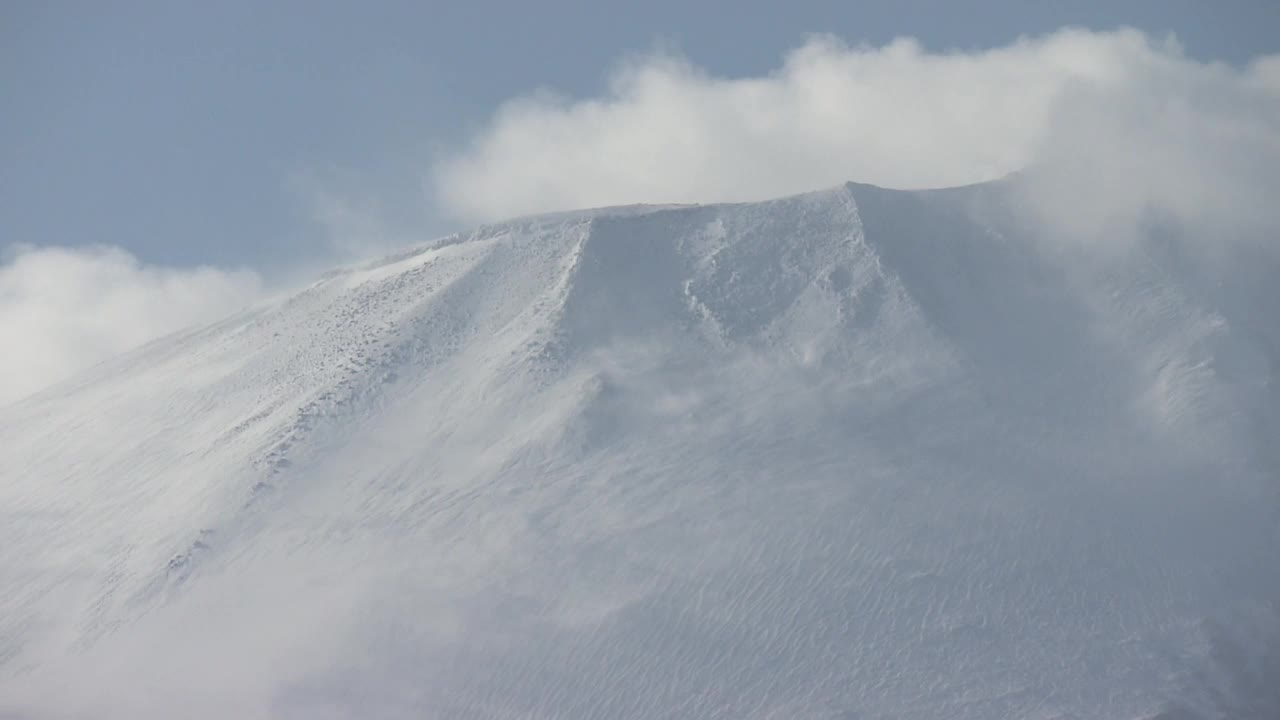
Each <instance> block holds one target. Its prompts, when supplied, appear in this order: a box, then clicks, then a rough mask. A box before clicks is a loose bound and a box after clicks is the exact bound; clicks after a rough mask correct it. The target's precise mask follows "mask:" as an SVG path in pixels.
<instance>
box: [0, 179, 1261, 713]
mask: <svg viewBox="0 0 1280 720" xmlns="http://www.w3.org/2000/svg"><path fill="white" fill-rule="evenodd" d="M1004 192H1005V187H1004V186H1003V185H985V186H975V187H971V188H962V189H956V190H947V191H932V192H914V193H907V192H894V191H886V190H880V189H877V188H873V187H869V186H858V185H850V186H846V187H841V188H838V189H836V190H832V191H828V192H822V193H816V194H809V195H802V196H798V197H793V198H787V199H783V200H777V201H773V202H767V203H757V204H747V205H718V206H690V207H668V208H644V207H639V208H623V209H614V210H605V211H595V212H587V213H568V214H561V215H555V216H544V217H539V218H532V219H526V220H520V221H515V222H512V223H507V224H502V225H495V226H491V227H486V228H483V229H481V230H479V231H477V232H475V233H473V234H471V235H469V236H459V237H455V238H450V239H447V240H445V241H442V242H439V243H435V244H433V245H430V246H427V247H423V248H420V249H418V250H415V251H412V252H408V253H405V254H403V255H401V256H397V257H393V258H390V259H388V260H386V261H384V262H382V263H379V264H376V265H371V266H368V267H363V268H358V269H353V270H349V271H343V272H339V273H335V274H333V275H331V276H329V277H327V278H325V279H323V280H321V281H320V282H317V283H316V284H314V285H313V286H311V287H310V288H308V289H306V290H305V291H302V292H300V293H298V294H297V295H294V296H292V297H288V298H285V299H281V300H277V301H273V302H270V303H267V304H263V305H260V306H258V307H256V308H254V309H252V310H250V311H247V312H245V313H242V314H240V315H238V316H236V317H234V318H232V319H230V320H227V321H225V322H222V323H220V324H217V325H214V326H212V327H208V328H205V329H202V330H199V331H194V332H188V333H185V334H183V335H179V336H176V337H171V338H168V339H165V340H162V341H159V342H156V343H153V344H151V345H149V346H147V347H144V348H142V349H140V350H138V351H136V352H134V353H132V354H130V355H127V356H125V357H123V358H120V359H119V360H117V361H114V362H112V363H110V364H108V365H105V366H100V367H99V368H97V369H96V370H94V371H93V372H92V373H91V374H90V375H87V376H82V377H80V378H79V379H78V380H76V381H74V382H73V383H71V384H64V385H62V386H60V387H57V388H54V389H52V390H49V391H46V392H44V393H42V394H39V395H37V396H36V397H34V398H31V399H29V400H27V401H25V402H21V403H18V404H17V405H14V406H12V407H9V408H6V409H4V410H3V412H0V446H2V448H3V450H2V451H0V710H3V709H5V708H6V707H8V708H11V709H12V711H14V712H18V713H19V714H20V715H21V714H23V713H29V714H31V715H36V716H45V715H50V716H63V715H66V716H72V717H81V716H83V717H90V716H92V717H102V716H119V717H135V716H138V715H149V716H157V717H158V716H173V715H175V714H180V715H183V716H188V717H191V716H200V715H206V716H209V717H225V716H272V717H330V716H350V717H458V718H472V717H474V718H490V717H513V718H514V717H521V718H528V717H542V718H553V717H555V718H561V717H583V718H586V717H682V718H713V717H774V718H793V717H795V718H801V717H803V718H809V717H813V718H818V717H821V718H834V717H841V718H891V717H896V718H951V719H964V718H995V717H1011V718H1012V717H1042V718H1051V717H1063V718H1067V717H1088V718H1139V717H1150V716H1153V715H1155V714H1157V713H1162V712H1169V713H1186V714H1188V715H1187V716H1189V717H1205V718H1210V717H1220V716H1222V715H1224V714H1228V713H1230V714H1233V716H1237V717H1240V716H1243V717H1247V716H1250V715H1251V714H1252V715H1256V716H1257V717H1263V716H1264V715H1265V713H1267V712H1271V711H1274V710H1276V709H1277V708H1280V697H1278V696H1277V693H1276V691H1275V690H1274V689H1272V688H1271V685H1269V684H1268V683H1267V681H1266V678H1267V677H1268V673H1271V672H1273V671H1274V670H1275V669H1276V668H1277V665H1278V662H1277V659H1276V656H1275V655H1274V654H1271V655H1267V651H1268V648H1274V647H1276V646H1277V641H1280V614H1278V612H1277V606H1276V602H1277V600H1278V599H1280V572H1278V571H1277V569H1276V564H1275V563H1276V560H1275V558H1276V557H1277V553H1278V552H1280V531H1278V530H1277V527H1278V523H1277V518H1278V514H1277V507H1278V498H1277V491H1278V482H1277V469H1278V468H1280V460H1278V459H1277V457H1276V455H1275V451H1274V450H1272V449H1271V446H1270V442H1271V441H1272V439H1273V438H1274V437H1276V436H1278V435H1280V433H1278V432H1277V431H1278V430H1280V423H1277V412H1278V409H1280V393H1278V391H1277V389H1276V387H1277V386H1276V373H1277V362H1278V361H1280V327H1277V326H1276V324H1275V323H1274V317H1273V313H1272V312H1270V311H1268V308H1269V309H1272V310H1274V309H1275V308H1278V307H1280V296H1278V295H1277V292H1276V290H1275V289H1274V285H1273V284H1272V283H1271V282H1270V278H1271V277H1273V275H1272V273H1274V272H1275V271H1276V270H1277V269H1280V268H1278V267H1277V264H1276V262H1275V257H1274V255H1273V254H1269V253H1268V252H1267V251H1260V250H1258V246H1256V245H1252V244H1242V245H1240V246H1239V247H1238V248H1235V249H1233V250H1231V251H1229V252H1228V251H1223V250H1222V249H1221V247H1219V248H1218V250H1217V251H1215V253H1214V255H1213V259H1212V262H1209V261H1205V262H1201V258H1200V254H1199V253H1200V251H1199V249H1198V247H1199V245H1198V244H1197V238H1187V237H1181V236H1179V235H1178V234H1176V233H1174V232H1172V231H1161V232H1158V233H1156V232H1152V233H1151V234H1149V235H1148V237H1146V238H1145V239H1144V240H1143V241H1142V242H1138V243H1130V244H1126V246H1125V248H1124V249H1123V250H1122V251H1117V252H1113V253H1109V254H1108V255H1107V263H1106V264H1105V265H1104V264H1100V263H1099V262H1097V258H1098V255H1097V254H1096V253H1095V249H1094V248H1091V247H1083V246H1082V247H1072V246H1064V245H1062V244H1060V243H1053V242H1043V243H1042V242H1040V241H1039V239H1038V238H1037V237H1035V236H1034V235H1032V234H1029V231H1027V230H1026V225H1025V224H1024V223H1022V222H1020V221H1019V220H1018V217H1017V215H1016V214H1012V213H1010V212H1008V211H1007V210H1006V209H1005V203H1004ZM1271 652H1272V653H1274V651H1273V650H1272V651H1271ZM1171 716H1172V715H1171Z"/></svg>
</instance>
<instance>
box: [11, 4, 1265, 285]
mask: <svg viewBox="0 0 1280 720" xmlns="http://www.w3.org/2000/svg"><path fill="white" fill-rule="evenodd" d="M975 5H979V4H978V3H954V2H949V1H942V2H920V1H917V2H909V1H904V0H892V1H883V2H882V1H878V0H877V1H874V2H866V1H862V2H850V1H848V0H844V1H836V2H808V3H786V4H785V8H784V4H782V3H776V2H770V3H755V2H734V3H724V4H721V5H719V6H718V7H713V6H712V5H711V4H709V3H687V2H683V1H682V2H667V1H666V0H659V1H657V2H646V3H625V4H623V3H599V2H564V1H559V0H557V1H552V2H540V3H514V2H508V3H490V2H468V3H427V2H404V3H402V2H379V3H355V2H343V3H335V2H316V1H314V0H309V1H307V2H283V1H277V2H269V3H264V2H257V1H256V0H255V1H254V2H240V1H230V0H227V1H222V2H123V1H120V0H117V1H115V2H45V1H43V0H41V1H37V2H24V1H20V0H15V1H11V2H6V3H3V5H0V85H2V87H3V88H4V90H3V104H2V105H0V246H7V245H14V244H28V245H35V246H49V245H61V246H82V245H91V244H92V245H109V246H116V247H120V248H124V249H126V250H128V251H129V252H131V253H132V254H133V255H135V256H136V257H137V258H138V259H140V260H141V261H143V262H145V263H157V264H162V265H169V266H187V265H193V264H197V263H214V264H218V265H248V266H251V267H255V268H259V269H263V270H267V271H271V270H273V269H277V268H279V267H280V266H283V265H288V264H291V263H293V262H294V261H295V258H296V257H298V256H299V255H300V254H308V255H311V256H316V257H325V256H327V255H328V254H329V253H331V251H333V250H334V249H335V248H334V246H336V250H337V251H338V252H339V253H340V252H341V251H342V250H343V249H344V247H343V246H344V245H346V244H347V243H351V244H356V245H360V244H362V243H363V244H377V243H378V242H385V243H387V244H394V243H397V242H402V241H404V240H406V239H412V238H413V237H416V236H423V237H426V236H432V235H435V234H439V233H441V232H443V231H445V230H450V229H454V228H455V227H456V226H457V225H458V221H457V220H455V219H452V218H450V217H447V216H445V215H443V214H442V213H440V212H439V211H438V210H437V208H436V205H435V203H434V201H433V199H432V192H433V191H432V189H431V187H430V184H431V182H432V179H431V173H430V168H431V166H432V164H433V163H435V162H438V161H439V159H440V158H441V157H443V156H447V155H448V154H449V153H451V152H456V151H457V148H458V147H460V146H461V145H462V144H463V143H465V142H466V141H467V140H468V139H469V138H471V137H473V136H474V135H476V134H477V133H478V132H480V131H481V130H482V129H483V128H484V127H485V126H486V125H487V124H488V123H489V122H490V119H491V117H492V116H493V113H494V112H495V110H496V109H497V108H498V107H499V105H500V104H501V103H502V102H503V101H504V100H507V99H509V98H512V97H516V96H521V95H525V94H528V93H530V92H532V91H534V90H536V89H538V88H546V89H550V90H552V91H555V92H557V93H559V94H562V95H565V96H568V97H570V98H581V97H590V96H593V95H597V94H599V93H601V92H602V91H603V90H604V89H605V87H606V84H607V82H608V81H609V77H610V72H611V70H612V69H614V68H616V67H617V66H618V64H619V63H621V62H623V61H624V60H625V59H626V58H627V57H628V56H634V55H637V54H644V53H648V52H650V51H652V50H654V49H655V48H657V47H663V48H667V49H671V50H674V51H676V52H678V53H679V54H680V55H682V56H684V57H686V58H688V59H689V61H690V62H691V63H692V64H694V65H696V66H698V67H699V68H702V69H704V70H705V71H707V72H709V73H711V74H713V75H716V76H722V77H745V76H753V75H762V74H765V73H768V72H770V71H771V70H773V69H776V68H777V67H779V65H780V64H781V62H782V58H783V57H784V56H785V55H786V53H787V52H788V51H790V50H792V49H794V48H796V47H798V46H800V45H802V44H803V43H804V42H805V39H806V36H807V35H808V34H810V33H815V32H821V33H831V34H834V35H835V36H837V37H839V38H841V39H843V40H844V41H845V42H846V43H848V44H849V45H852V46H856V45H857V44H859V43H862V42H866V43H870V44H873V45H882V44H884V43H887V42H889V41H890V40H892V39H893V38H895V37H897V36H903V35H909V36H914V37H916V38H918V39H919V40H920V41H921V43H922V44H923V46H924V48H925V49H926V50H929V51H944V50H948V49H959V50H972V49H978V48H989V47H995V46H1001V45H1006V44H1008V43H1010V42H1011V41H1013V40H1014V39H1015V38H1016V37H1018V36H1019V35H1021V34H1042V33H1047V32H1050V31H1052V30H1055V29H1057V28H1059V27H1062V26H1064V25H1080V26H1085V27H1090V28H1093V29H1112V28H1115V27H1117V26H1119V25H1130V26H1134V27H1137V28H1140V29H1143V30H1146V31H1147V32H1148V33H1149V34H1151V35H1153V36H1155V37H1159V36H1161V35H1162V34H1163V33H1166V32H1170V31H1171V32H1173V33H1175V34H1176V35H1177V37H1178V39H1179V41H1180V42H1181V43H1182V45H1183V47H1184V49H1185V51H1186V53H1187V54H1188V55H1190V56H1191V57H1193V58H1196V59H1200V60H1223V61H1226V62H1230V63H1233V64H1242V63H1244V62H1246V61H1248V60H1249V59H1250V58H1252V57H1253V56H1255V55H1258V54H1262V53H1266V52H1275V51H1277V50H1280V3H1277V2H1275V1H1274V0H1223V1H1222V2H1206V1H1204V0H1148V1H1145V2H1118V1H1116V0H1104V1H1102V2H1073V3H1062V2H1056V1H1053V2H1047V1H1046V2H1036V1H1034V0H1006V1H1004V2H990V3H986V4H985V7H984V8H982V9H975ZM961 6H963V8H962V7H961ZM852 179H865V180H874V178H852ZM644 199H646V198H636V200H644ZM344 236H350V237H344ZM362 237H364V238H365V240H368V241H369V242H367V243H365V242H364V240H362V239H361V238H362Z"/></svg>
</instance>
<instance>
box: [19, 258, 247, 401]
mask: <svg viewBox="0 0 1280 720" xmlns="http://www.w3.org/2000/svg"><path fill="white" fill-rule="evenodd" d="M3 259H4V262H3V264H0V348H3V352H0V404H4V403H7V402H10V401H13V400H16V399H18V398H20V397H22V396H25V395H27V394H30V393H32V392H35V391H36V390H39V389H41V388H43V387H45V386H47V385H49V384H51V383H54V382H57V381H58V380H62V379H64V378H67V377H69V376H71V375H73V374H74V373H76V372H77V371H79V370H83V369H85V368H87V367H89V366H91V365H93V364H95V363H98V362H100V361H102V360H104V359H106V358H108V357H110V356H112V355H115V354H118V353H120V352H123V351H125V350H128V349H130V348H132V347H135V346H137V345H141V344H142V343H145V342H147V341H148V340H151V339H154V338H156V337H159V336H161V335H164V334H166V333H169V332H173V331H176V330H179V329H181V328H184V327H187V326H189V325H194V324H198V323H202V322H209V321H212V320H215V319H218V318H219V317H221V316H224V315H226V314H228V313H230V312H232V311H234V310H235V309H237V308H238V307H241V306H243V305H245V304H247V303H248V302H250V301H252V300H253V299H254V298H255V297H257V296H258V294H259V292H260V291H261V289H262V282H261V280H260V278H259V277H258V275H257V274H255V273H253V272H250V271H244V270H237V271H228V270H221V269H217V268H211V267H198V268H181V269H179V268H164V267H156V266H147V265H142V264H141V263H139V262H138V260H137V259H135V258H134V257H133V256H132V255H130V254H129V253H127V252H125V251H123V250H120V249H118V248H109V247H98V248H87V249H72V248H58V247H46V248H33V247H29V246H18V247H15V248H10V249H9V250H8V251H7V252H6V256H5V257H4V258H3Z"/></svg>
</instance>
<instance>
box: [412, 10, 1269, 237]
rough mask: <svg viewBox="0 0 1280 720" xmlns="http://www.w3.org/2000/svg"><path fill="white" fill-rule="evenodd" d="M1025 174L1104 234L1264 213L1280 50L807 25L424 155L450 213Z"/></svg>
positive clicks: (537, 102)
mask: <svg viewBox="0 0 1280 720" xmlns="http://www.w3.org/2000/svg"><path fill="white" fill-rule="evenodd" d="M1029 167H1033V168H1035V169H1036V171H1037V172H1036V177H1037V182H1035V183H1032V184H1031V186H1032V188H1033V191H1032V193H1031V195H1030V196H1029V197H1027V201H1028V202H1027V208H1028V209H1030V210H1032V211H1034V214H1035V216H1036V217H1038V218H1040V219H1043V220H1045V221H1047V222H1049V223H1051V224H1054V225H1056V226H1058V227H1062V228H1065V229H1068V230H1079V231H1083V232H1097V231H1098V230H1101V229H1104V228H1108V227H1110V226H1112V225H1114V223H1115V222H1117V221H1119V220H1131V219H1132V218H1133V217H1134V216H1136V215H1139V214H1141V213H1143V212H1146V211H1149V210H1151V209H1152V208H1153V207H1155V208H1174V209H1176V210H1178V211H1179V212H1184V213H1186V214H1187V215H1188V216H1190V217H1193V218H1195V219H1204V220H1219V219H1222V218H1226V219H1229V220H1230V221H1231V222H1232V223H1243V225H1244V226H1249V227H1254V228H1256V226H1257V225H1258V224H1259V223H1263V224H1266V225H1268V226H1272V225H1274V224H1275V223H1274V221H1275V210H1274V203H1271V202H1270V201H1269V200H1268V199H1267V198H1266V197H1265V195H1266V194H1267V193H1268V192H1269V190H1270V189H1271V188H1275V187H1278V186H1280V56H1270V57H1263V58H1259V59H1257V60H1256V61H1255V62H1254V63H1252V64H1251V65H1249V66H1248V67H1246V68H1243V69H1239V68H1233V67H1228V66H1224V65H1221V64H1212V63H1209V64H1207V63H1201V62H1198V61H1196V60H1193V59H1190V58H1188V57H1186V56H1185V55H1183V53H1182V51H1181V48H1180V47H1179V46H1178V44H1177V42H1176V41H1175V40H1174V39H1172V38H1168V39H1153V38H1151V37H1149V36H1147V35H1145V34H1143V33H1141V32H1138V31H1135V30H1121V31H1116V32H1106V33H1100V32H1090V31H1086V30H1071V29H1066V30H1060V31H1058V32H1055V33H1053V34H1050V35H1047V36H1044V37H1037V38H1024V39H1020V40H1018V41H1016V42H1014V43H1013V44H1011V45H1008V46H1006V47H1001V48H995V49H989V50H981V51H971V52H945V53H935V52H930V51H927V50H925V49H924V48H922V47H921V46H920V45H919V44H918V43H917V42H916V41H914V40H911V39H899V40H896V41H894V42H892V43H890V44H888V45H885V46H884V47H879V48H874V47H866V46H858V47H849V46H846V45H844V44H842V43H841V42H840V41H838V40H836V39H834V38H831V37H815V38H813V39H811V40H809V41H808V42H807V43H806V44H804V45H803V46H801V47H800V48H798V49H796V50H794V51H793V52H791V53H790V54H789V55H788V56H787V57H786V58H785V60H784V62H783V64H782V66H781V67H780V68H779V69H778V70H776V71H775V72H773V73H771V74H769V75H768V76H765V77H747V78H719V77H713V76H710V75H708V74H707V73H705V72H703V71H702V70H700V69H698V68H697V67H695V66H693V65H692V64H691V63H689V62H688V61H686V60H684V59H682V58H680V57H676V56H672V55H670V54H657V55H653V56H649V57H645V58H641V59H639V60H635V61H632V62H629V63H625V64H624V65H622V66H621V67H620V68H619V69H618V70H617V71H616V72H615V73H614V75H613V77H612V81H611V84H610V89H609V91H608V93H607V94H606V95H605V96H604V97H598V98H587V99H578V100H568V99H564V98H560V97H556V96H554V95H549V94H545V93H544V94H534V95H531V96H528V97H522V98H517V99H514V100H512V101H510V102H508V103H507V104H506V105H505V106H503V107H502V108H501V109H500V110H499V111H498V112H497V114H496V115H495V117H494V118H493V120H492V122H491V124H490V125H489V127H488V128H487V129H486V130H485V131H483V132H482V133H480V134H479V135H478V136H477V137H476V138H474V140H473V142H472V144H471V145H470V147H468V148H467V149H465V150H464V151H463V152H461V153H459V154H456V155H454V156H452V157H450V158H448V159H447V160H445V161H444V162H442V163H440V164H438V165H437V166H436V167H435V181H436V192H437V197H438V199H439V202H440V203H441V205H442V206H443V207H444V208H445V209H446V210H448V211H450V212H451V213H453V214H454V215H455V216H457V217H458V218H460V219H464V220H468V221H476V220H492V219H496V218H499V217H503V216H510V215H516V214H523V213H533V212H540V211H544V210H560V209H566V208H573V207H586V206H599V205H610V204H622V203H635V202H651V203H666V202H713V201H746V200H758V199H762V198H768V197H774V196H779V195H785V194H789V193H795V192H801V191H806V190H810V189H815V188H820V187H826V186H832V185H836V184H838V183H840V182H844V181H846V180H854V181H858V182H868V183H873V184H876V185H881V186H887V187H896V188H906V189H915V188H925V187H936V186H949V185H960V184H967V183H973V182H980V181H984V180H990V179H995V178H999V177H1001V176H1003V175H1006V174H1008V173H1011V172H1014V171H1019V170H1024V169H1026V168H1029Z"/></svg>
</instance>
